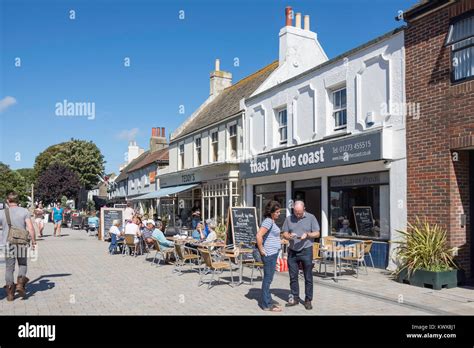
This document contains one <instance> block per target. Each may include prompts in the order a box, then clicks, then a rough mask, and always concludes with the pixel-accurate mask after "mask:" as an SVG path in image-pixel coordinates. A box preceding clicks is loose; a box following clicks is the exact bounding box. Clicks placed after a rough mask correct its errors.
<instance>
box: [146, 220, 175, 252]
mask: <svg viewBox="0 0 474 348" xmlns="http://www.w3.org/2000/svg"><path fill="white" fill-rule="evenodd" d="M161 227H162V225H161V223H158V224H157V225H156V228H155V230H154V231H153V234H152V236H151V237H152V238H153V239H155V240H157V241H158V243H159V244H160V248H161V249H162V250H166V249H168V248H173V247H174V243H173V242H172V241H170V240H168V239H166V237H165V235H164V233H163V232H162V231H161V230H160V228H161Z"/></svg>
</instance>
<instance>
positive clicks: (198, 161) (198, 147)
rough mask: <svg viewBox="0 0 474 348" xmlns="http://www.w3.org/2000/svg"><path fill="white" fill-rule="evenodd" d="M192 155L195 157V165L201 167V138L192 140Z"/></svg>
mask: <svg viewBox="0 0 474 348" xmlns="http://www.w3.org/2000/svg"><path fill="white" fill-rule="evenodd" d="M194 155H195V159H196V160H195V163H194V164H195V165H196V166H200V165H201V138H196V139H195V140H194Z"/></svg>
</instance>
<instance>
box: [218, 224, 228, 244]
mask: <svg viewBox="0 0 474 348" xmlns="http://www.w3.org/2000/svg"><path fill="white" fill-rule="evenodd" d="M226 231H227V229H226V225H225V224H223V223H220V224H218V225H217V227H216V235H217V239H220V240H222V241H225V240H226Z"/></svg>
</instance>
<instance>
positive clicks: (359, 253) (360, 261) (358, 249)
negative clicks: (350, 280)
mask: <svg viewBox="0 0 474 348" xmlns="http://www.w3.org/2000/svg"><path fill="white" fill-rule="evenodd" d="M346 248H348V251H349V254H350V256H341V258H340V259H341V267H342V265H343V264H346V265H347V264H348V265H350V266H351V269H352V271H354V266H355V272H354V273H355V275H356V278H358V277H359V266H361V265H364V267H365V273H366V274H369V272H368V271H367V264H366V263H365V257H364V249H365V246H364V243H363V242H356V243H353V244H352V245H350V246H348V247H346Z"/></svg>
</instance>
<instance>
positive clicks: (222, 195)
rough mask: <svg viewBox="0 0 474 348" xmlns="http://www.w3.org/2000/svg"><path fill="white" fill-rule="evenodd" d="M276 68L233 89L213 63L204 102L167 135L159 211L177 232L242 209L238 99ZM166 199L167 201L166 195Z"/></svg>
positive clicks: (220, 219) (225, 74) (221, 219)
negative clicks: (195, 217) (195, 220)
mask: <svg viewBox="0 0 474 348" xmlns="http://www.w3.org/2000/svg"><path fill="white" fill-rule="evenodd" d="M275 68H276V62H274V63H272V64H269V65H268V66H266V67H264V68H263V69H261V70H259V71H257V72H255V73H253V74H251V75H249V76H247V77H245V78H243V79H242V80H240V81H238V82H237V83H235V84H233V85H232V82H231V78H232V75H231V74H230V73H228V72H225V71H221V70H220V62H219V60H216V66H215V70H214V71H212V72H211V77H210V96H209V98H208V99H207V100H206V101H205V102H204V103H203V104H202V105H201V106H200V107H199V108H198V109H197V110H196V111H195V112H194V113H193V114H192V115H191V116H190V117H189V118H188V120H186V121H185V122H184V123H183V124H182V125H181V126H180V127H179V128H178V129H177V130H176V131H175V132H174V133H173V134H172V135H171V139H170V145H169V170H168V173H166V174H163V175H161V176H160V188H161V189H160V192H158V195H159V196H160V197H162V198H161V200H160V206H161V209H162V211H168V215H170V216H174V221H173V222H174V223H177V225H179V227H183V228H184V227H187V228H191V227H192V221H191V218H192V209H193V208H195V209H196V208H199V210H200V212H201V216H200V219H201V220H206V219H209V218H212V219H215V220H216V221H217V222H219V223H225V221H226V216H227V211H228V208H229V207H232V206H237V205H241V202H242V200H241V196H242V182H241V181H240V179H239V161H240V159H241V158H242V157H243V147H244V137H243V118H244V110H243V109H242V105H243V102H242V101H243V99H244V98H245V97H248V96H250V94H252V93H253V92H254V91H255V90H256V89H257V87H258V86H260V84H261V83H262V82H263V81H265V79H266V78H267V77H268V76H269V75H270V74H271V72H272V71H273V70H274V69H275ZM165 195H166V196H165Z"/></svg>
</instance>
